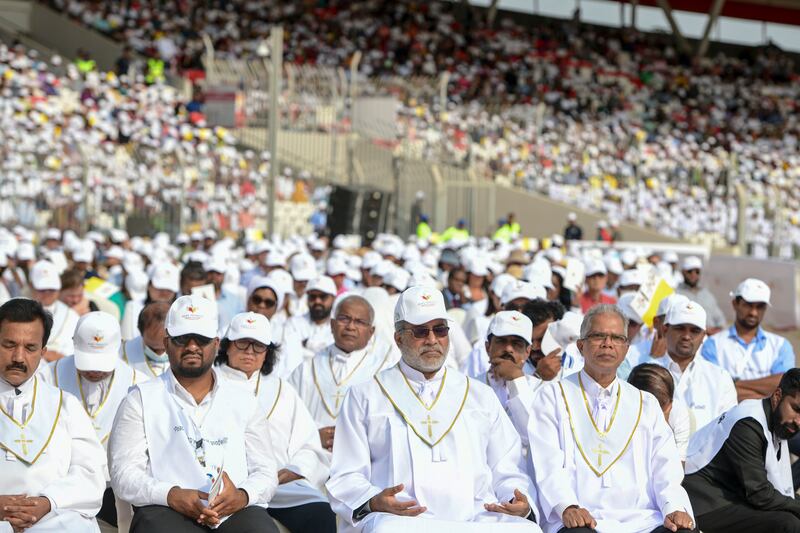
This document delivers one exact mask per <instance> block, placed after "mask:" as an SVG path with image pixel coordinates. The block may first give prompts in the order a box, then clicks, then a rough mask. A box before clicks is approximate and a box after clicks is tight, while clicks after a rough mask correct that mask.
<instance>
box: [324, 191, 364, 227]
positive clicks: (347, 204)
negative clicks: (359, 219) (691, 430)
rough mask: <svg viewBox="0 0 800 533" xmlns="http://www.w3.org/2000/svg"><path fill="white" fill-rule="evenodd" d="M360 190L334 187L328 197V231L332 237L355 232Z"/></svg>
mask: <svg viewBox="0 0 800 533" xmlns="http://www.w3.org/2000/svg"><path fill="white" fill-rule="evenodd" d="M357 203H358V191H355V190H353V189H349V188H347V187H334V188H333V190H332V191H331V195H330V197H329V198H328V232H329V234H330V236H331V237H336V236H337V235H342V234H345V235H347V234H351V233H355V230H356V228H355V223H356V209H357V207H358V206H357V205H356V204H357Z"/></svg>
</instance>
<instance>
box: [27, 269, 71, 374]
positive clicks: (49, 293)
mask: <svg viewBox="0 0 800 533" xmlns="http://www.w3.org/2000/svg"><path fill="white" fill-rule="evenodd" d="M31 286H32V288H33V294H32V296H33V299H34V300H36V301H38V302H39V303H41V304H42V306H44V308H45V310H46V311H48V312H49V313H50V314H52V315H53V331H52V333H51V335H50V340H49V341H48V342H47V352H46V353H45V359H46V360H47V361H55V360H56V359H61V358H62V357H64V356H65V355H70V354H71V353H72V351H73V346H72V334H73V333H74V332H75V326H76V325H77V324H78V318H80V317H79V316H78V313H76V312H75V311H73V310H72V309H70V308H69V306H68V305H67V304H65V303H63V302H61V301H60V300H59V299H58V296H59V293H60V291H61V277H60V276H59V274H58V270H57V269H56V266H55V265H54V264H53V263H51V262H49V261H39V262H38V263H36V264H35V265H33V268H32V269H31Z"/></svg>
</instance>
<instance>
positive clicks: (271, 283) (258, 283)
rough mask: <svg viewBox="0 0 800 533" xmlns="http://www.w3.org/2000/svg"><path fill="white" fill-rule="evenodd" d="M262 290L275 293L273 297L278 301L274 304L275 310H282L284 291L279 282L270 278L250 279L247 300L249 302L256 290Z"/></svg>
mask: <svg viewBox="0 0 800 533" xmlns="http://www.w3.org/2000/svg"><path fill="white" fill-rule="evenodd" d="M264 288H267V289H272V292H274V293H275V297H276V298H277V299H278V300H277V302H276V305H277V308H278V309H279V310H280V309H282V308H283V298H284V297H285V296H286V291H285V288H284V287H283V286H282V284H281V283H280V281H279V280H278V279H277V278H275V277H272V276H256V277H254V278H253V279H251V280H250V283H248V284H247V300H250V297H251V296H252V295H253V293H254V292H256V291H257V290H258V289H264Z"/></svg>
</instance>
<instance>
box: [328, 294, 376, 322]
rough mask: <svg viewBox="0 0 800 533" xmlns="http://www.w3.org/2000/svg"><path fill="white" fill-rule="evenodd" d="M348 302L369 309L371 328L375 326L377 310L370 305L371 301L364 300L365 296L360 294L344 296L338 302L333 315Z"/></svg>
mask: <svg viewBox="0 0 800 533" xmlns="http://www.w3.org/2000/svg"><path fill="white" fill-rule="evenodd" d="M347 302H353V303H359V304H362V305H364V306H366V307H367V313H368V315H369V324H370V326H373V325H375V309H373V308H372V304H371V303H369V300H367V299H366V298H364V297H363V296H359V295H358V294H348V295H347V296H344V297H343V298H342V299H341V300H339V301H338V302H336V305H335V306H334V309H333V314H336V311H338V309H339V308H340V307H341V306H342V304H345V303H347Z"/></svg>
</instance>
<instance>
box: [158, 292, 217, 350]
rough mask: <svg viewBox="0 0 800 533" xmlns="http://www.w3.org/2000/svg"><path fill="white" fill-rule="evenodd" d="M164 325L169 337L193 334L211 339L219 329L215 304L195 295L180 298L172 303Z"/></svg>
mask: <svg viewBox="0 0 800 533" xmlns="http://www.w3.org/2000/svg"><path fill="white" fill-rule="evenodd" d="M166 325H167V333H168V334H169V336H170V337H179V336H181V335H188V334H194V335H202V336H203V337H208V338H210V339H213V338H215V337H216V336H217V328H219V314H218V311H217V304H216V303H215V302H212V301H211V300H208V299H207V298H203V297H202V296H198V295H196V294H190V295H187V296H181V297H180V298H178V299H177V300H175V301H174V302H172V305H171V306H170V308H169V313H167V324H166Z"/></svg>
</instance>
